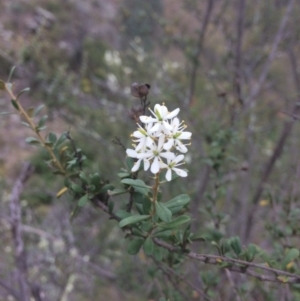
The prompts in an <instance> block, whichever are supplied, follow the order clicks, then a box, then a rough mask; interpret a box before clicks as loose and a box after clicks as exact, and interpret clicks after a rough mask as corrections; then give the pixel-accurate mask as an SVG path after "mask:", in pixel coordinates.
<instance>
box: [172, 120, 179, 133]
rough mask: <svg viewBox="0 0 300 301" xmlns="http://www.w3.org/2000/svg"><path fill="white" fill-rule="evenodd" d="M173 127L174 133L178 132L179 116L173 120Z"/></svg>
mask: <svg viewBox="0 0 300 301" xmlns="http://www.w3.org/2000/svg"><path fill="white" fill-rule="evenodd" d="M172 127H173V129H174V133H176V132H177V130H178V127H179V119H178V118H177V117H176V118H174V119H173V120H172Z"/></svg>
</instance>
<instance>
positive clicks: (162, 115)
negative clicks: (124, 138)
mask: <svg viewBox="0 0 300 301" xmlns="http://www.w3.org/2000/svg"><path fill="white" fill-rule="evenodd" d="M150 111H151V113H152V114H153V116H154V117H148V116H140V120H141V122H142V123H144V124H145V127H144V128H143V127H141V126H140V125H139V124H138V130H137V131H135V132H134V133H133V134H132V135H131V137H133V142H134V143H135V144H134V145H133V146H134V147H135V149H127V150H126V153H127V155H128V156H129V157H131V158H135V159H137V161H136V162H135V164H134V166H133V168H132V170H131V171H132V172H135V171H137V170H138V169H139V168H140V165H141V162H143V163H144V170H145V171H146V170H148V169H149V167H150V165H151V168H150V170H151V172H152V173H153V174H157V173H158V172H159V171H161V170H162V169H167V173H166V179H167V180H168V181H171V180H172V171H174V172H175V173H176V174H177V175H178V176H180V177H186V176H187V172H186V171H185V170H183V169H180V168H178V166H179V165H181V164H184V162H182V161H183V159H184V155H183V154H182V153H186V152H187V147H186V144H183V143H182V141H181V140H187V139H190V138H191V136H192V133H190V132H185V131H184V130H185V128H186V125H185V124H184V123H183V122H180V121H179V119H178V118H177V117H176V116H177V115H178V113H179V111H180V110H179V108H177V109H175V110H174V111H172V112H169V111H168V109H167V107H166V106H165V105H159V104H157V105H155V106H154V112H153V111H152V110H150ZM176 151H178V152H180V153H181V154H178V153H176Z"/></svg>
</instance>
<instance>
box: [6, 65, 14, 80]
mask: <svg viewBox="0 0 300 301" xmlns="http://www.w3.org/2000/svg"><path fill="white" fill-rule="evenodd" d="M15 69H16V66H13V67H12V68H11V69H10V72H9V76H8V80H7V82H8V83H9V82H10V80H11V77H12V76H13V74H14V71H15Z"/></svg>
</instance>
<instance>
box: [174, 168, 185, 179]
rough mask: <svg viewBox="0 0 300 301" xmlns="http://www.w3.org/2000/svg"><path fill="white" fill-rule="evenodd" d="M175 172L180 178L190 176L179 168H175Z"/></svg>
mask: <svg viewBox="0 0 300 301" xmlns="http://www.w3.org/2000/svg"><path fill="white" fill-rule="evenodd" d="M173 170H174V171H175V172H176V173H177V174H178V175H179V176H180V177H186V176H187V175H188V174H187V172H186V171H185V170H183V169H179V168H175V167H174V168H173Z"/></svg>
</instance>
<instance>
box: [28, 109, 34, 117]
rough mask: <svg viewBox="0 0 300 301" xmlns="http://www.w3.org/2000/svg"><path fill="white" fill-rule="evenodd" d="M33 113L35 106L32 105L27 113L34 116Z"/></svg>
mask: <svg viewBox="0 0 300 301" xmlns="http://www.w3.org/2000/svg"><path fill="white" fill-rule="evenodd" d="M33 113H34V108H33V107H30V108H28V109H27V114H28V116H29V117H30V118H32V117H33Z"/></svg>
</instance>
